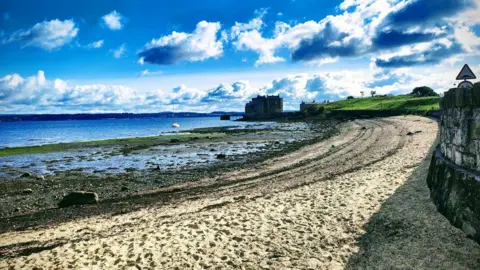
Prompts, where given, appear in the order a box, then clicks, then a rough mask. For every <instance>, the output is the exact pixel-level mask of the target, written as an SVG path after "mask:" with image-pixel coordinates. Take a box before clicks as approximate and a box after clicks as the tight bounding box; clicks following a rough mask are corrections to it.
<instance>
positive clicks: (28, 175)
mask: <svg viewBox="0 0 480 270" xmlns="http://www.w3.org/2000/svg"><path fill="white" fill-rule="evenodd" d="M20 177H22V178H23V177H32V174H31V173H29V172H26V173H23V174H22V175H20Z"/></svg>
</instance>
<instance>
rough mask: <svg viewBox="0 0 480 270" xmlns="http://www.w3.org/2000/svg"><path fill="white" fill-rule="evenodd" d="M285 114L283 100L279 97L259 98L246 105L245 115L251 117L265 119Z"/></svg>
mask: <svg viewBox="0 0 480 270" xmlns="http://www.w3.org/2000/svg"><path fill="white" fill-rule="evenodd" d="M282 112H283V98H281V97H280V95H277V96H274V95H273V96H269V95H267V96H260V95H259V96H257V97H255V98H252V101H250V102H248V103H247V104H246V105H245V115H246V116H250V117H265V116H273V115H277V114H281V113H282Z"/></svg>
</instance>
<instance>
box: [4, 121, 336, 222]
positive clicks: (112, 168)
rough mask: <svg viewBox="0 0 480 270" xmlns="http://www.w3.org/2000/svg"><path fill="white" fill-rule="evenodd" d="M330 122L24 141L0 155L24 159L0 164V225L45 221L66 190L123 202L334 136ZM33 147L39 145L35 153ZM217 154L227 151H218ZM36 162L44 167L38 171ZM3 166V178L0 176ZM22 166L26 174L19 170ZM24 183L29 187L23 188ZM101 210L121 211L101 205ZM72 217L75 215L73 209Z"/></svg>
mask: <svg viewBox="0 0 480 270" xmlns="http://www.w3.org/2000/svg"><path fill="white" fill-rule="evenodd" d="M334 123H337V122H332V121H318V122H314V123H311V124H308V125H306V124H304V123H296V122H293V123H286V124H281V125H273V126H269V127H265V126H256V125H253V126H252V127H250V128H248V127H244V128H231V127H216V128H200V129H195V130H190V131H189V134H177V135H168V136H166V135H165V136H154V137H143V138H131V139H126V140H125V139H120V140H117V139H114V140H105V141H100V142H81V143H73V144H66V145H65V144H60V145H54V146H53V147H51V148H48V147H27V148H21V150H25V151H26V152H27V151H28V152H30V154H24V155H21V154H20V151H17V152H15V151H14V153H16V154H18V155H10V156H4V157H0V161H1V160H6V161H8V160H10V161H12V162H14V161H15V160H16V159H18V160H20V161H23V160H24V159H25V160H26V161H25V162H24V163H25V164H26V165H25V166H21V165H22V164H23V163H19V164H18V165H17V166H16V167H12V166H13V165H11V166H9V167H6V166H4V167H0V190H1V191H0V203H1V204H2V205H4V207H2V209H1V211H0V217H1V218H4V219H2V220H0V227H1V229H0V230H8V228H9V226H13V225H15V221H14V220H17V218H19V219H23V218H24V217H22V216H23V215H25V216H30V217H36V216H40V218H39V220H38V223H42V222H47V221H48V219H49V217H52V216H55V215H54V214H52V215H49V214H48V213H47V214H46V215H44V216H42V215H43V214H42V213H43V212H44V211H47V212H48V211H53V212H56V211H60V210H52V209H55V208H56V207H57V204H58V202H59V201H60V200H61V198H62V196H64V195H65V194H66V193H68V192H71V191H75V190H84V191H91V192H96V193H97V194H98V195H99V198H100V202H103V201H107V202H108V201H112V202H121V201H128V200H130V199H131V198H132V197H136V196H138V195H139V194H144V193H149V192H152V191H154V190H156V189H162V188H168V187H169V186H173V185H177V184H182V183H189V182H195V181H198V180H199V179H201V178H204V177H215V176H216V175H219V174H221V173H226V172H231V171H235V170H240V169H245V168H248V167H251V166H256V164H258V163H261V162H264V161H266V160H268V159H271V158H274V157H277V156H281V155H284V154H287V153H290V152H292V151H295V150H297V149H299V148H301V147H303V146H305V145H308V144H311V143H313V142H317V141H320V140H324V139H325V138H328V137H330V136H332V135H333V134H335V133H336V132H337V128H336V124H334ZM301 128H304V129H302V130H299V129H301ZM39 148H40V149H39ZM41 148H43V149H41ZM13 150H15V149H13ZM32 150H33V151H39V152H37V153H34V154H32V152H33V151H32ZM45 150H51V151H45ZM42 151H43V152H42ZM40 153H41V154H40ZM47 153H48V154H47ZM221 154H222V155H224V158H219V157H220V155H221ZM37 157H38V158H40V159H36V158H37ZM39 163H41V164H39ZM12 164H13V163H12ZM31 164H33V165H31ZM42 164H44V165H42ZM40 165H41V166H40ZM137 165H138V166H137ZM37 168H40V169H41V170H48V173H42V171H40V173H39V172H38V170H37V171H35V169H37ZM2 172H3V173H4V175H6V176H7V177H8V178H5V176H4V177H3V178H4V179H2V175H1V173H2ZM25 173H29V174H30V176H27V177H22V175H24V174H25ZM39 176H40V178H39ZM27 189H31V190H32V192H31V193H29V194H24V191H25V190H27ZM140 196H142V195H140ZM127 204H128V203H127ZM100 208H102V207H100ZM68 211H69V210H66V212H68ZM99 211H100V212H102V211H104V212H115V211H124V210H122V209H117V208H115V207H113V208H110V207H105V209H103V210H99ZM80 212H81V211H80ZM86 214H88V213H86ZM60 216H62V215H60ZM73 216H74V217H75V216H77V214H76V213H75V211H73ZM78 216H82V214H81V213H79V214H78ZM12 217H13V218H12ZM7 219H8V220H7ZM25 219H26V220H29V219H30V218H25ZM36 219H37V218H32V220H31V222H33V223H35V222H36V221H37V220H36ZM21 223H22V222H18V224H17V227H18V226H21V225H19V224H21ZM25 226H28V225H25Z"/></svg>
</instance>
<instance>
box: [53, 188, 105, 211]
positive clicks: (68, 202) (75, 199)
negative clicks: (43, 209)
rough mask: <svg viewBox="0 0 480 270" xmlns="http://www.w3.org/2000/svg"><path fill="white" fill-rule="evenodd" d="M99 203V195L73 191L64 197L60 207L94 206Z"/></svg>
mask: <svg viewBox="0 0 480 270" xmlns="http://www.w3.org/2000/svg"><path fill="white" fill-rule="evenodd" d="M97 202H98V195H97V193H94V192H86V191H73V192H70V193H69V194H68V195H66V196H65V197H63V199H62V200H61V201H60V203H59V204H58V206H59V207H60V208H63V207H69V206H72V205H82V204H94V203H97Z"/></svg>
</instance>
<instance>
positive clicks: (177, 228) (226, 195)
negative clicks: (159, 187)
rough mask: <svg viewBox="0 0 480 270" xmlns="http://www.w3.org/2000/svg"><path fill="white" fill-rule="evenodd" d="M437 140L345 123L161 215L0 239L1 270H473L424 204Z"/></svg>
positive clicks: (410, 123)
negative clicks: (314, 141)
mask: <svg viewBox="0 0 480 270" xmlns="http://www.w3.org/2000/svg"><path fill="white" fill-rule="evenodd" d="M409 131H411V132H415V131H422V132H420V133H416V134H415V135H413V136H407V135H406V134H407V132H409ZM436 134H437V123H435V122H434V121H432V120H430V119H427V118H422V117H414V116H407V117H392V118H385V119H375V120H358V121H355V122H351V123H349V124H348V125H346V126H345V128H344V130H343V132H342V134H341V135H338V136H336V137H333V138H330V139H328V140H326V141H323V142H321V143H317V144H314V145H310V146H308V147H305V148H303V149H300V150H298V151H296V152H294V153H291V154H289V155H286V156H283V157H279V158H276V159H274V160H270V161H268V162H265V163H264V164H259V165H258V166H257V167H256V168H252V169H251V170H245V171H241V172H236V173H230V174H225V175H221V176H219V177H217V178H215V179H204V180H203V181H200V182H198V183H197V186H196V187H195V190H196V191H195V192H189V193H185V196H183V197H182V199H180V200H175V201H174V202H171V203H169V204H163V205H153V206H151V207H149V208H146V209H143V210H139V211H136V212H132V213H127V214H123V215H116V216H109V217H105V216H103V217H94V218H88V219H83V220H77V221H72V222H67V223H64V224H60V225H58V226H55V227H50V228H40V229H36V230H26V231H20V232H7V233H3V234H1V235H0V268H6V269H8V268H13V269H20V268H29V269H32V268H34V267H39V268H43V269H50V268H51V269H57V268H79V269H112V268H125V269H206V268H210V269H229V268H230V269H238V268H239V269H259V268H262V269H342V268H344V267H347V268H351V269H375V268H376V269H386V268H387V269H392V268H395V269H397V268H402V269H413V268H421V269H426V268H430V269H479V268H480V260H479V259H478V258H480V247H479V245H478V244H476V243H474V242H473V241H471V240H469V239H467V238H466V237H465V236H464V235H463V233H462V232H460V231H459V230H457V229H455V228H453V227H452V226H450V225H449V224H448V222H447V221H446V219H444V218H443V217H442V216H441V215H440V214H438V213H437V212H436V211H435V207H434V205H433V203H431V202H430V201H429V198H428V189H427V187H426V183H425V177H426V171H427V169H428V157H427V156H428V152H429V150H430V148H431V146H432V145H433V143H434V141H435V138H436ZM426 157H427V161H425V158H426ZM181 187H182V186H180V188H179V191H178V193H180V194H181V193H182V192H183V191H182V188H181ZM190 188H192V187H190Z"/></svg>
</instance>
